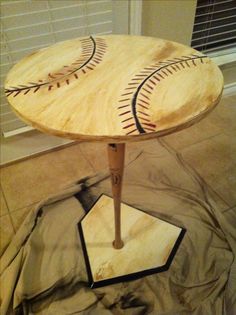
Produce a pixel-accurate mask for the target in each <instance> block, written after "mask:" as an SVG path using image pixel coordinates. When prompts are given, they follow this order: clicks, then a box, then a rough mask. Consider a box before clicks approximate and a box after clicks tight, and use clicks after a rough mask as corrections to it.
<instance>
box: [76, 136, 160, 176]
mask: <svg viewBox="0 0 236 315" xmlns="http://www.w3.org/2000/svg"><path fill="white" fill-rule="evenodd" d="M80 146H81V151H82V152H83V154H84V156H85V157H86V158H87V160H88V161H89V163H90V164H91V166H92V167H93V169H94V171H96V172H99V171H101V170H104V169H107V170H108V157H107V144H105V143H88V142H86V143H85V142H84V143H81V144H80ZM141 151H145V152H149V153H152V152H154V151H155V154H157V155H158V156H161V155H164V154H166V150H165V149H164V148H163V147H162V146H161V145H160V144H159V143H158V141H157V139H152V140H146V141H138V142H128V143H127V144H126V149H125V164H126V165H127V164H128V163H129V162H130V161H132V160H133V159H134V158H135V157H136V156H137V154H138V152H141Z"/></svg>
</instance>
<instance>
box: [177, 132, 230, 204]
mask: <svg viewBox="0 0 236 315" xmlns="http://www.w3.org/2000/svg"><path fill="white" fill-rule="evenodd" d="M182 153H183V156H184V158H185V160H186V161H187V162H189V163H190V164H191V166H193V167H194V168H195V169H196V170H197V172H199V174H200V175H201V176H202V177H203V178H204V179H205V181H206V182H207V183H208V184H209V185H210V186H211V187H212V188H213V189H214V190H215V191H216V192H217V193H218V194H219V195H220V196H221V198H222V199H223V200H225V201H226V202H227V204H228V205H229V206H234V205H235V204H236V189H235V187H236V161H235V156H236V143H235V140H234V139H233V138H232V135H230V134H221V135H219V136H216V137H213V138H211V139H208V140H205V141H202V142H200V143H197V144H195V145H192V146H190V147H188V148H186V149H184V150H183V151H182ZM233 157H234V158H233Z"/></svg>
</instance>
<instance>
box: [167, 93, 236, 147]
mask: <svg viewBox="0 0 236 315" xmlns="http://www.w3.org/2000/svg"><path fill="white" fill-rule="evenodd" d="M235 128H236V106H235V99H234V97H225V98H223V99H222V100H221V102H220V104H219V105H218V106H217V107H216V108H215V109H214V110H213V111H212V112H211V113H209V115H208V116H207V117H206V118H204V119H203V120H201V121H200V122H199V123H197V124H195V125H193V126H191V127H189V128H187V129H184V130H182V131H180V132H177V133H174V134H172V135H168V136H166V137H164V139H165V141H166V142H167V143H168V144H170V145H171V146H173V147H174V148H175V149H183V148H186V147H188V146H189V145H192V144H195V143H198V142H201V141H203V140H205V139H208V138H211V137H213V136H216V135H219V134H220V133H222V132H224V131H225V130H234V129H235Z"/></svg>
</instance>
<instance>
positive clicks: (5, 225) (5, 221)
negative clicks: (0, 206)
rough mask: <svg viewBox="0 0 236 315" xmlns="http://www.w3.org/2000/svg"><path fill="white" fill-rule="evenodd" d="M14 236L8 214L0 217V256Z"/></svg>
mask: <svg viewBox="0 0 236 315" xmlns="http://www.w3.org/2000/svg"><path fill="white" fill-rule="evenodd" d="M13 235H14V229H13V226H12V223H11V218H10V216H9V214H5V215H4V216H2V217H0V256H1V255H2V253H3V252H4V250H5V249H6V247H7V246H8V244H9V243H10V241H11V239H12V237H13Z"/></svg>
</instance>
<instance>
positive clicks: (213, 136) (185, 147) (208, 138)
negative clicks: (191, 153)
mask: <svg viewBox="0 0 236 315" xmlns="http://www.w3.org/2000/svg"><path fill="white" fill-rule="evenodd" d="M223 133H224V132H223V131H221V132H218V133H216V134H214V135H212V136H210V137H207V138H204V139H201V140H199V141H196V142H194V143H191V144H189V145H186V146H184V147H182V148H175V150H179V151H182V150H185V149H187V148H189V147H192V146H194V145H196V144H199V143H201V142H203V141H206V140H210V139H212V138H215V137H216V136H219V135H220V134H223ZM165 138H167V139H165ZM163 139H164V140H167V142H168V135H167V136H164V137H163ZM168 145H170V144H169V143H168Z"/></svg>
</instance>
